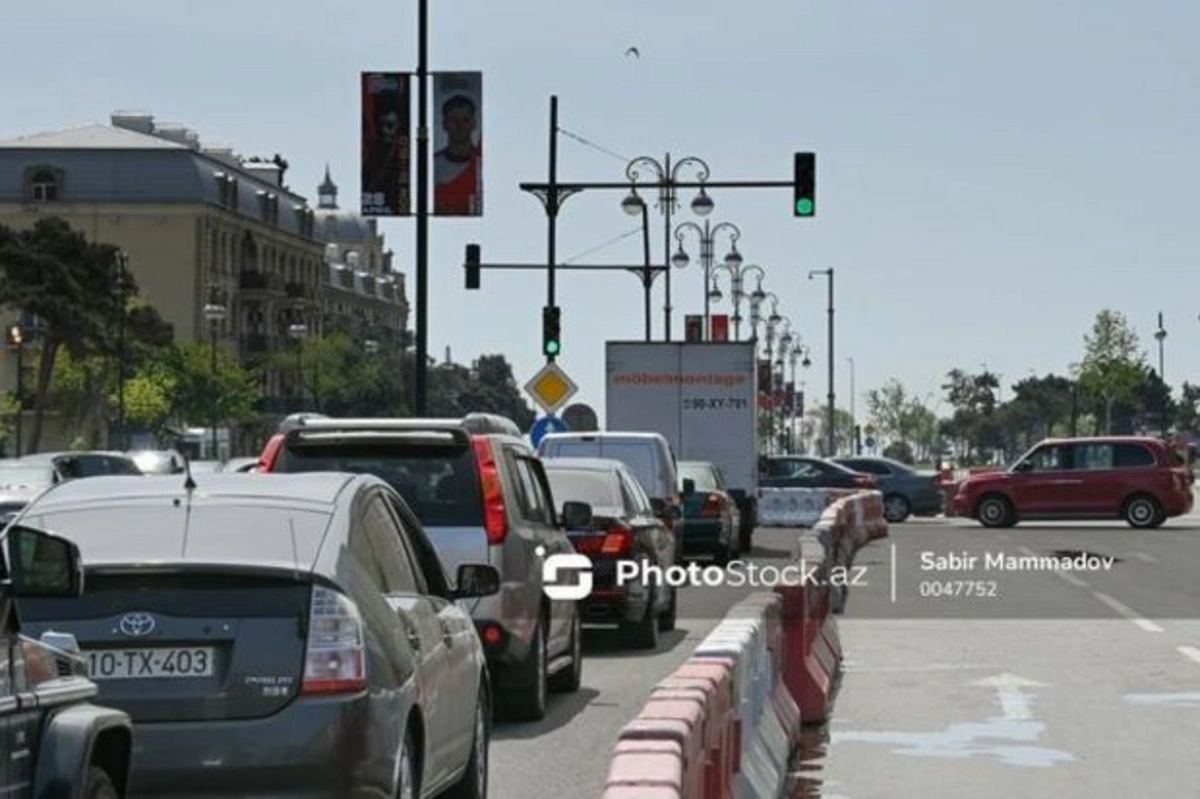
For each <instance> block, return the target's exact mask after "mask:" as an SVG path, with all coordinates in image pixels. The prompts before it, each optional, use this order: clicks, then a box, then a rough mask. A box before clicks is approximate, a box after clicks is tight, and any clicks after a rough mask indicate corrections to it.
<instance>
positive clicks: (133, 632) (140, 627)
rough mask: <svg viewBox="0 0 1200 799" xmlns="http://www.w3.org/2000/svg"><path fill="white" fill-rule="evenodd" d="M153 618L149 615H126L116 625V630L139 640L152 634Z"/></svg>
mask: <svg viewBox="0 0 1200 799" xmlns="http://www.w3.org/2000/svg"><path fill="white" fill-rule="evenodd" d="M154 627H155V622H154V617H153V616H151V615H150V614H149V613H126V614H125V615H124V616H122V617H121V621H119V622H118V623H117V629H118V630H120V631H121V632H122V633H123V634H125V635H130V636H133V637H134V638H141V637H142V636H144V635H149V634H150V633H152V632H154Z"/></svg>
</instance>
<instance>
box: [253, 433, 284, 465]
mask: <svg viewBox="0 0 1200 799" xmlns="http://www.w3.org/2000/svg"><path fill="white" fill-rule="evenodd" d="M284 438H285V436H284V434H283V433H276V434H275V435H273V436H271V437H270V438H269V439H267V445H266V446H265V447H263V451H262V454H261V455H259V456H258V470H259V471H260V472H271V471H274V470H275V461H277V460H279V451H280V450H281V449H283V441H284Z"/></svg>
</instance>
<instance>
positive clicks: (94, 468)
mask: <svg viewBox="0 0 1200 799" xmlns="http://www.w3.org/2000/svg"><path fill="white" fill-rule="evenodd" d="M62 470H63V471H64V472H67V473H68V476H71V477H106V476H108V475H128V476H137V475H140V474H142V470H141V469H139V468H138V466H137V464H136V463H134V461H133V459H132V458H118V457H114V456H112V455H72V456H70V457H67V458H64V459H63V461H62Z"/></svg>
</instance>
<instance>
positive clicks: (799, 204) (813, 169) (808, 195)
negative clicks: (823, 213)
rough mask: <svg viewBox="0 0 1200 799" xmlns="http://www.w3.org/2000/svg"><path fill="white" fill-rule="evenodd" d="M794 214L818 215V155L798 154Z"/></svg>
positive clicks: (793, 203)
mask: <svg viewBox="0 0 1200 799" xmlns="http://www.w3.org/2000/svg"><path fill="white" fill-rule="evenodd" d="M792 213H794V214H795V215H796V216H816V215H817V155H816V153H796V175H795V197H794V198H793V200H792Z"/></svg>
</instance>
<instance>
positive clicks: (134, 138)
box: [0, 124, 192, 150]
mask: <svg viewBox="0 0 1200 799" xmlns="http://www.w3.org/2000/svg"><path fill="white" fill-rule="evenodd" d="M8 149H14V150H191V149H192V148H190V147H188V146H187V145H185V144H181V143H179V142H176V141H171V140H170V139H164V138H163V137H161V136H151V135H148V134H145V133H138V132H137V131H133V130H126V129H125V128H118V127H114V126H112V125H100V124H94V125H81V126H79V127H75V128H65V129H63V130H52V131H46V132H43V133H34V134H31V135H28V136H18V137H17V138H15V139H7V140H2V141H0V150H8Z"/></svg>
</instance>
